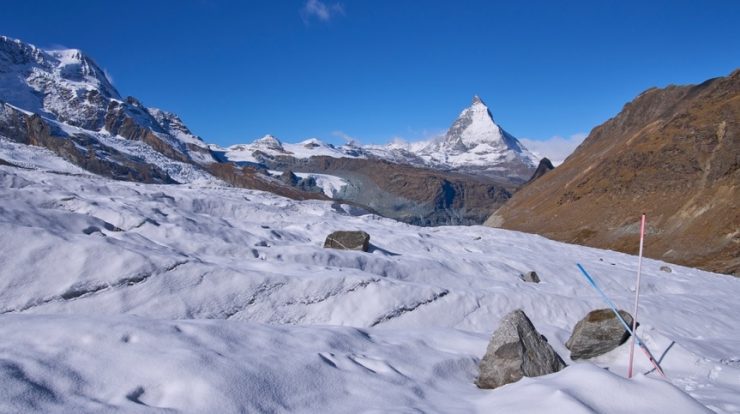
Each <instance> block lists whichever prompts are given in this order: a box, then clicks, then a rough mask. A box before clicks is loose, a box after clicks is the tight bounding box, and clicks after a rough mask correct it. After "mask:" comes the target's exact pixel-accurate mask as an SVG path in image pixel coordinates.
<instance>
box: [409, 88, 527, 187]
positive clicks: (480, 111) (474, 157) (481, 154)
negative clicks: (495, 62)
mask: <svg viewBox="0 0 740 414" xmlns="http://www.w3.org/2000/svg"><path fill="white" fill-rule="evenodd" d="M419 155H420V156H421V157H422V158H423V159H425V160H426V161H427V162H429V163H431V164H439V165H447V166H449V167H451V168H458V169H460V168H473V169H478V170H481V169H482V170H484V171H493V172H495V171H504V170H508V174H509V175H511V176H517V177H519V178H525V177H527V178H528V177H529V176H531V174H532V171H534V167H535V166H536V165H537V157H535V156H534V155H533V154H532V153H530V152H529V151H528V150H527V149H526V148H524V146H523V145H522V144H521V143H520V142H519V141H518V140H517V139H516V138H515V137H514V136H512V135H511V134H509V133H508V132H506V131H504V129H503V128H501V127H500V126H499V125H498V124H496V122H495V121H494V120H493V116H492V115H491V111H490V110H489V109H488V106H486V104H485V103H484V102H483V100H482V99H481V98H480V96H478V95H475V96H473V99H472V102H471V104H470V106H468V107H467V108H465V109H464V110H463V111H462V112H461V113H460V115H459V116H458V117H457V119H456V120H455V122H453V124H452V126H451V127H450V129H449V130H448V131H447V133H446V134H445V137H444V139H443V140H441V141H438V142H434V143H432V144H430V145H429V146H427V147H426V148H424V149H422V150H421V151H420V152H419Z"/></svg>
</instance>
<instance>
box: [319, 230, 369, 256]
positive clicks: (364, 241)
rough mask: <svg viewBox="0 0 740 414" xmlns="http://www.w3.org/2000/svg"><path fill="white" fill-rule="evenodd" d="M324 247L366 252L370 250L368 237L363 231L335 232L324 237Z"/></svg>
mask: <svg viewBox="0 0 740 414" xmlns="http://www.w3.org/2000/svg"><path fill="white" fill-rule="evenodd" d="M324 247H325V248H330V249H339V250H360V251H363V252H366V251H367V250H368V249H369V248H370V235H369V234H367V233H365V232H364V231H335V232H333V233H332V234H330V235H328V236H326V241H324Z"/></svg>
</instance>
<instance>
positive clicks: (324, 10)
mask: <svg viewBox="0 0 740 414" xmlns="http://www.w3.org/2000/svg"><path fill="white" fill-rule="evenodd" d="M340 15H344V5H342V3H333V4H327V3H325V2H323V1H321V0H307V1H306V4H304V5H303V8H302V9H301V17H302V18H303V22H304V23H306V24H308V23H309V22H310V21H311V20H312V19H316V20H318V21H320V22H328V21H329V20H331V19H333V18H334V17H336V16H340Z"/></svg>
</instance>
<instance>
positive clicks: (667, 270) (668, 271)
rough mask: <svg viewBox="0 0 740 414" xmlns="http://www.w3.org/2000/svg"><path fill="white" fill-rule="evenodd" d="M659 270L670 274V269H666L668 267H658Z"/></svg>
mask: <svg viewBox="0 0 740 414" xmlns="http://www.w3.org/2000/svg"><path fill="white" fill-rule="evenodd" d="M660 270H662V271H664V272H666V273H671V268H670V267H668V266H661V267H660Z"/></svg>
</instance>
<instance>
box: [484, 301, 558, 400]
mask: <svg viewBox="0 0 740 414" xmlns="http://www.w3.org/2000/svg"><path fill="white" fill-rule="evenodd" d="M563 368H565V362H563V360H562V359H561V358H560V356H558V354H557V353H556V352H555V350H554V349H552V347H551V346H550V344H548V343H547V339H545V337H544V336H542V335H540V333H539V332H537V330H536V329H535V328H534V326H533V325H532V322H531V321H530V320H529V318H527V315H525V314H524V311H522V310H521V309H518V310H515V311H513V312H511V313H509V314H508V315H506V316H505V317H504V318H503V319H502V320H501V324H500V325H499V327H498V329H496V331H495V332H494V333H493V336H492V337H491V342H489V343H488V349H486V354H485V355H484V356H483V359H482V360H481V361H480V375H479V376H478V379H477V381H476V384H477V385H478V387H480V388H497V387H500V386H502V385H505V384H509V383H512V382H516V381H519V380H520V379H521V378H522V377H537V376H540V375H547V374H552V373H553V372H558V371H560V370H561V369H563Z"/></svg>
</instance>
